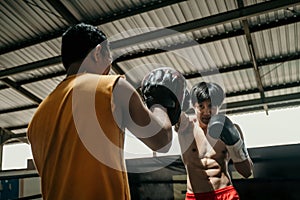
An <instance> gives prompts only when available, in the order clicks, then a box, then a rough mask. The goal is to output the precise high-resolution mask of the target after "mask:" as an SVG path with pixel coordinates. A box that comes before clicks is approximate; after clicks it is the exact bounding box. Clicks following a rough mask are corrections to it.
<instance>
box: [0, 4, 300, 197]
mask: <svg viewBox="0 0 300 200" xmlns="http://www.w3.org/2000/svg"><path fill="white" fill-rule="evenodd" d="M0 11H1V12H0V16H1V20H0V25H1V30H0V31H1V40H0V44H1V46H0V97H1V102H0V127H1V132H0V142H1V143H0V144H1V146H0V147H1V148H0V155H1V157H0V158H1V159H0V161H1V163H2V151H3V147H4V146H5V145H13V144H18V143H28V141H27V139H26V128H27V125H28V122H29V121H30V119H31V117H32V115H33V113H34V111H35V109H36V108H37V106H38V105H39V103H40V102H41V101H42V100H43V99H44V98H45V97H46V96H47V95H48V94H49V93H50V92H51V91H52V90H53V89H54V88H55V87H56V85H57V84H58V83H59V82H60V81H61V80H63V79H64V77H65V71H64V68H63V66H62V63H61V58H60V41H61V35H62V33H63V32H64V31H65V30H66V29H67V28H68V27H69V26H70V25H72V24H75V23H79V22H85V23H89V24H93V25H96V26H98V27H99V28H100V29H102V30H103V31H104V32H105V33H106V34H107V35H108V38H109V40H110V42H111V50H112V55H113V59H114V62H113V70H112V72H111V73H112V74H125V75H126V79H127V80H128V81H129V82H130V83H132V85H133V86H134V87H135V88H137V89H138V87H139V84H140V81H141V79H142V77H143V75H144V74H145V73H147V72H148V71H150V70H151V69H153V68H155V67H158V66H172V67H174V68H175V69H177V70H179V71H180V72H181V73H183V74H184V76H185V77H186V79H187V83H188V87H189V88H190V87H191V86H192V85H193V84H195V83H196V82H199V81H203V80H205V81H216V82H218V83H220V84H221V85H222V86H223V87H224V88H225V90H226V100H225V106H224V107H223V108H222V109H221V112H224V113H226V114H228V115H231V116H234V115H236V114H243V113H251V112H262V111H263V112H264V113H265V114H266V115H269V111H271V110H276V109H286V108H296V107H299V105H300V84H299V81H300V60H299V59H300V37H299V36H300V23H299V22H300V1H299V0H271V1H265V0H122V1H110V0H98V1H97V0H96V1H94V0H84V1H67V0H49V1H39V0H20V1H14V0H3V1H0ZM293 131H295V132H299V129H298V130H293ZM261 134H264V133H261ZM283 137H284V135H283ZM299 141H300V137H299V140H298V141H296V142H295V144H286V145H278V146H266V147H257V148H250V149H249V153H250V155H251V157H252V159H253V162H254V176H253V177H251V178H250V179H247V180H245V179H241V178H240V177H239V176H238V175H237V174H236V173H235V170H234V168H233V167H232V166H231V164H230V170H231V174H232V177H233V182H234V185H235V186H236V188H237V190H238V191H239V193H240V195H241V197H242V199H252V200H253V199H273V200H277V199H289V200H292V199H300V194H299V191H297V189H298V187H299V183H300V172H299V170H298V169H299V167H300V159H299V158H300V153H299V152H300V144H299ZM154 155H155V154H154ZM169 160H173V161H172V162H171V164H169V165H167V166H166V167H165V168H162V169H159V170H156V171H152V172H147V173H129V181H130V185H131V193H132V198H133V199H183V197H184V193H185V180H186V178H185V170H184V166H183V164H182V162H181V159H180V155H168V156H154V157H150V158H149V157H148V158H136V159H127V160H126V164H127V167H128V169H132V168H135V169H140V170H141V171H147V168H150V169H151V167H155V166H157V165H160V164H161V163H169ZM145 169H146V170H145ZM150 171H151V170H150ZM0 199H41V195H40V188H39V177H38V174H37V173H36V171H35V169H34V165H33V163H32V161H31V160H28V166H27V169H18V170H13V169H12V170H1V171H0Z"/></svg>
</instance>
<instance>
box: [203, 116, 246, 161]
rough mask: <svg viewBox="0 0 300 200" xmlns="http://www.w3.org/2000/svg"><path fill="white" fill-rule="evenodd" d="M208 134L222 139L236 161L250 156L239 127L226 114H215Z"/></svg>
mask: <svg viewBox="0 0 300 200" xmlns="http://www.w3.org/2000/svg"><path fill="white" fill-rule="evenodd" d="M207 131H208V134H209V135H210V136H211V137H213V138H215V139H220V140H222V141H223V142H224V143H225V144H226V147H227V150H228V153H229V155H230V157H231V159H232V161H233V162H234V163H236V162H242V161H244V160H246V159H247V158H248V157H249V154H248V151H247V149H246V147H245V144H244V141H243V140H242V138H241V136H240V133H239V131H238V129H237V128H236V127H235V125H234V124H233V123H232V121H231V120H230V119H229V118H228V117H227V116H225V115H221V114H218V115H213V116H212V117H211V118H210V121H209V123H208V127H207Z"/></svg>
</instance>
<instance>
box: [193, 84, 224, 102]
mask: <svg viewBox="0 0 300 200" xmlns="http://www.w3.org/2000/svg"><path fill="white" fill-rule="evenodd" d="M190 94H191V101H192V104H193V105H195V103H202V102H203V101H205V100H208V99H210V100H211V103H212V105H213V106H221V105H222V103H223V101H224V98H225V93H224V91H223V89H222V88H221V86H219V85H218V84H216V83H207V82H200V83H197V84H195V85H194V86H193V87H192V89H191V92H190Z"/></svg>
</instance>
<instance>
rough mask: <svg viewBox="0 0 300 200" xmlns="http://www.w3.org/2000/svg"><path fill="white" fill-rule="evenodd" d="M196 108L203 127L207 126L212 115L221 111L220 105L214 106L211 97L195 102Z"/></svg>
mask: <svg viewBox="0 0 300 200" xmlns="http://www.w3.org/2000/svg"><path fill="white" fill-rule="evenodd" d="M194 109H195V113H196V115H197V119H198V122H199V123H200V126H201V127H202V128H206V127H207V125H208V123H209V120H210V118H211V116H213V115H215V114H217V113H218V111H219V108H218V106H212V104H211V100H210V99H208V100H205V101H203V102H201V103H195V105H194Z"/></svg>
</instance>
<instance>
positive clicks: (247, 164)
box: [234, 124, 253, 178]
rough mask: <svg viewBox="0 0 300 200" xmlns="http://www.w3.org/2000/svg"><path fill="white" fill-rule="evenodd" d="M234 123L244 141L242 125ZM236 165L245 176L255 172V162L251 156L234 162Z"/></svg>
mask: <svg viewBox="0 0 300 200" xmlns="http://www.w3.org/2000/svg"><path fill="white" fill-rule="evenodd" d="M234 125H235V127H236V128H237V130H238V131H239V133H240V136H241V139H242V140H243V141H244V136H243V133H242V130H241V128H240V126H239V125H237V124H234ZM234 167H235V169H236V170H237V171H238V172H239V173H240V174H241V175H242V176H244V177H245V178H248V177H249V176H251V175H252V173H253V163H252V160H251V158H250V156H249V157H248V158H247V159H246V160H244V161H242V162H238V163H234Z"/></svg>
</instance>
